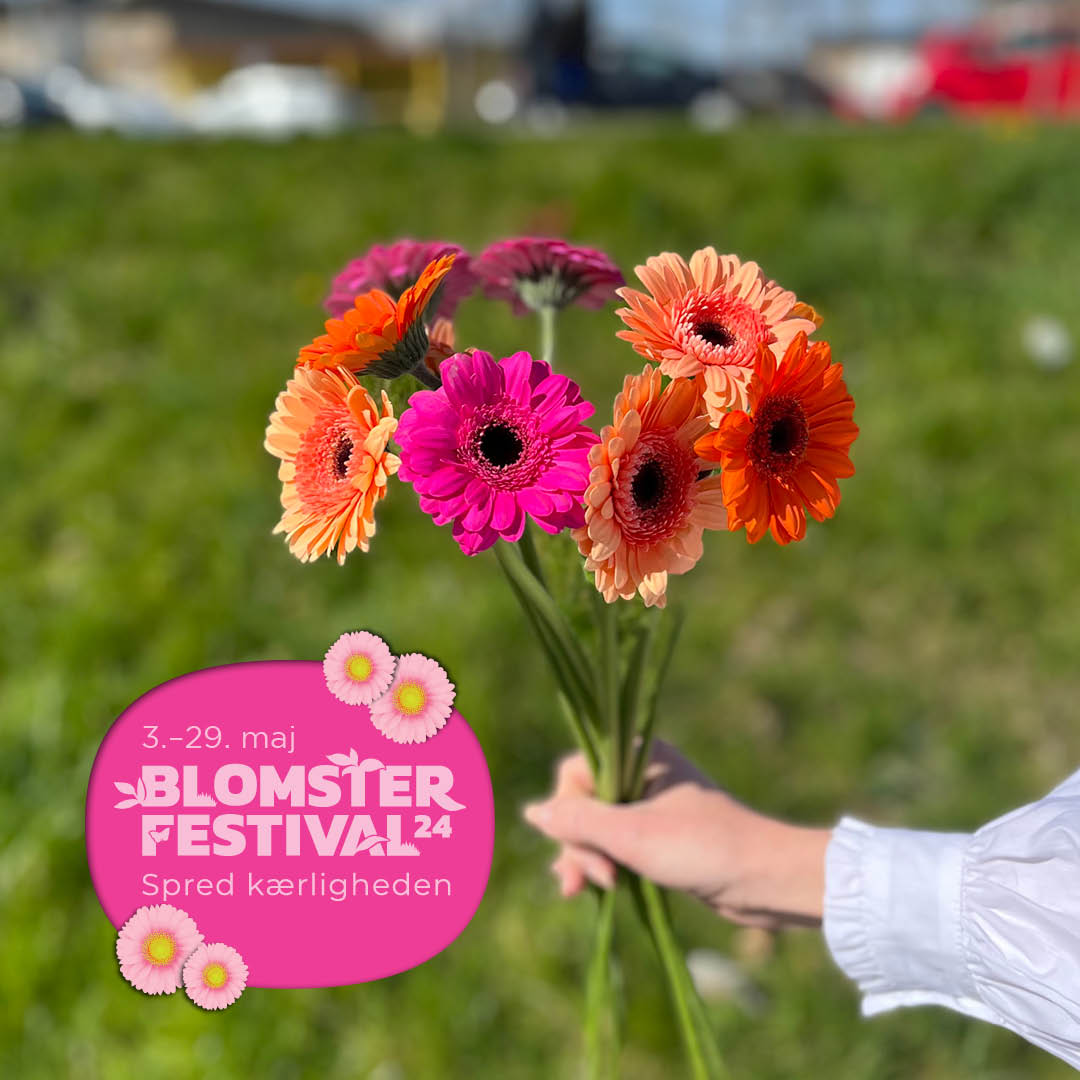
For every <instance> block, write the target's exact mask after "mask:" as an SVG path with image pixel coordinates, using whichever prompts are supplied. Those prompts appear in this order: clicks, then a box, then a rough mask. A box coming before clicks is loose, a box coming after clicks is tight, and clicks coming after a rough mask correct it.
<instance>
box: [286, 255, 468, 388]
mask: <svg viewBox="0 0 1080 1080" xmlns="http://www.w3.org/2000/svg"><path fill="white" fill-rule="evenodd" d="M453 264H454V255H453V254H449V255H443V256H442V257H441V258H438V259H435V260H434V261H433V262H430V263H428V265H427V266H426V267H424V270H423V273H421V275H420V277H419V279H418V280H417V282H416V284H415V285H410V286H409V288H407V289H406V290H405V291H404V292H403V293H402V294H401V296H400V297H399V299H397V300H396V301H395V300H394V299H393V298H392V297H391V296H390V295H389V294H387V293H384V292H383V291H382V289H372V290H371V291H370V292H366V293H363V294H362V295H360V296H358V297H357V298H356V299H355V301H354V302H353V307H352V308H350V309H349V310H348V311H346V312H345V314H344V315H343V316H342V317H341V318H340V319H327V321H326V333H325V334H321V335H320V336H319V337H317V338H316V339H315V340H314V341H313V342H312V343H311V344H310V345H305V346H304V347H303V348H302V349H301V350H300V355H299V356H298V357H297V359H296V364H297V366H298V367H310V368H315V369H316V370H324V369H326V368H335V367H343V368H348V369H349V370H350V371H354V372H357V373H359V372H363V373H364V374H365V375H377V376H379V377H380V378H383V379H395V378H397V377H398V376H399V375H404V374H405V372H407V371H415V372H416V373H418V374H419V373H422V372H426V371H427V368H426V367H425V366H424V357H425V355H426V354H427V351H428V332H427V328H426V327H425V326H424V320H423V314H424V310H425V309H426V308H427V306H428V304H430V303H431V299H432V297H433V296H434V295H435V292H436V290H437V289H438V288H439V286H440V285H441V284H442V280H443V278H445V277H446V275H447V274H448V273H449V272H450V267H451V266H453Z"/></svg>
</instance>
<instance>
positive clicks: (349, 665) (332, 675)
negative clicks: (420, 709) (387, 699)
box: [323, 630, 394, 705]
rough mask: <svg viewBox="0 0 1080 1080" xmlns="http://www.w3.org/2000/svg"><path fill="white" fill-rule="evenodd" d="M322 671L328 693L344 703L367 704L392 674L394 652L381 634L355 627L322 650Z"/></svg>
mask: <svg viewBox="0 0 1080 1080" xmlns="http://www.w3.org/2000/svg"><path fill="white" fill-rule="evenodd" d="M323 675H324V676H325V677H326V686H327V689H328V690H329V691H330V693H331V694H333V695H334V697H336V698H337V699H338V700H339V701H344V702H345V704H346V705H370V704H371V703H372V702H373V701H374V700H375V699H376V698H379V697H381V696H382V695H383V694H385V693H386V688H387V687H388V686H389V685H390V681H391V680H392V679H393V677H394V654H393V653H392V652H391V651H390V647H389V646H388V645H387V644H386V642H385V641H383V639H382V638H381V637H378V636H377V635H376V634H369V633H368V632H367V631H366V630H358V631H357V632H356V633H353V634H342V635H341V637H339V638H338V639H337V641H335V642H334V644H333V645H331V646H330V648H329V649H328V650H327V652H326V657H325V658H324V659H323Z"/></svg>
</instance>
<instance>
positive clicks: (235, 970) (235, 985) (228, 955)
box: [184, 941, 248, 1009]
mask: <svg viewBox="0 0 1080 1080" xmlns="http://www.w3.org/2000/svg"><path fill="white" fill-rule="evenodd" d="M247 975H248V969H247V964H245V963H244V958H243V957H242V956H241V955H240V954H239V953H238V952H237V951H236V950H235V949H234V948H232V947H231V946H229V945H224V944H222V943H221V942H220V941H215V942H214V943H213V944H211V945H200V946H199V947H198V948H197V949H196V950H195V951H194V952H193V953H192V954H191V956H189V957H188V960H187V963H186V964H184V993H186V994H187V996H188V997H189V998H191V1000H192V1001H194V1002H195V1004H196V1005H198V1006H199V1007H200V1008H203V1009H224V1008H227V1007H228V1006H229V1005H231V1004H232V1003H233V1002H234V1001H235V1000H236V999H237V998H238V997H239V996H240V995H241V994H242V993H243V992H244V987H245V986H247Z"/></svg>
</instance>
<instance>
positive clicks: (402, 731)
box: [371, 653, 454, 743]
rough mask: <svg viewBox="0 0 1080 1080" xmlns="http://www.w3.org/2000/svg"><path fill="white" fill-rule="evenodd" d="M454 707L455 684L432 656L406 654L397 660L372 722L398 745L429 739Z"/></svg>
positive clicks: (373, 714)
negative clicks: (392, 679)
mask: <svg viewBox="0 0 1080 1080" xmlns="http://www.w3.org/2000/svg"><path fill="white" fill-rule="evenodd" d="M453 708H454V684H453V683H452V682H451V681H450V680H449V678H447V675H446V672H445V671H443V669H442V668H441V667H440V666H439V664H438V663H436V662H435V661H434V660H432V659H430V657H427V656H423V655H421V654H420V653H406V654H405V655H404V656H399V657H398V664H397V672H396V674H395V675H394V681H393V683H391V685H390V689H389V690H387V692H386V693H385V694H384V695H383V696H382V697H381V698H379V700H378V701H376V702H375V704H374V705H372V706H371V722H372V723H373V724H374V725H375V727H376V728H378V729H379V731H381V732H382V733H383V734H384V735H385V736H386V737H387V738H388V739H393V741H394V742H396V743H422V742H424V741H425V740H427V739H430V738H431V736H432V735H434V734H435V732H436V731H438V730H439V728H441V727H442V726H443V725H444V724H445V723H446V721H447V720H448V719H449V717H450V712H451V710H452V709H453Z"/></svg>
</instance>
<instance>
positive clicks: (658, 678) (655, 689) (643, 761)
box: [629, 610, 686, 799]
mask: <svg viewBox="0 0 1080 1080" xmlns="http://www.w3.org/2000/svg"><path fill="white" fill-rule="evenodd" d="M685 619H686V613H685V612H684V611H682V610H679V611H678V612H676V613H675V615H674V617H673V618H671V619H669V621H668V629H667V640H666V641H665V642H664V645H663V651H662V653H661V657H660V663H659V664H657V666H656V674H655V676H654V678H653V681H652V685H651V686H650V687H649V691H648V693H647V695H646V697H645V700H644V703H643V705H642V709H641V711H642V718H641V722H640V727H639V730H638V735H639V742H638V745H637V751H636V754H635V756H634V764H633V768H632V770H631V776H630V788H629V790H630V798H632V799H640V798H641V793H642V790H643V788H644V786H645V768H646V766H647V765H648V764H649V756H650V751H651V749H652V739H653V731H654V730H655V728H656V706H657V702H658V700H659V698H660V690H661V688H662V687H663V685H664V679H665V678H666V676H667V672H668V668H669V667H670V666H671V660H672V657H674V655H675V646H676V645H677V644H678V641H679V634H680V632H681V631H682V626H683V622H684V621H685Z"/></svg>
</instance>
